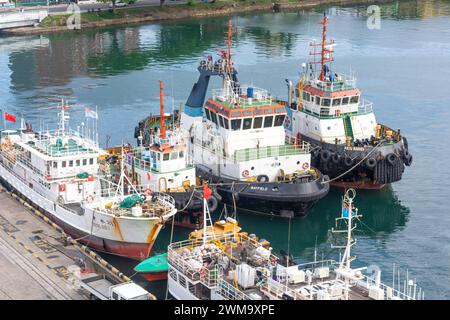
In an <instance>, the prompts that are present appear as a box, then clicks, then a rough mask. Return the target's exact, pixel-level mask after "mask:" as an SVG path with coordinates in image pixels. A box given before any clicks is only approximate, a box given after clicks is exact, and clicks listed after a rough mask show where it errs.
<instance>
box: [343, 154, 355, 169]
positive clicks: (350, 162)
mask: <svg viewBox="0 0 450 320" xmlns="http://www.w3.org/2000/svg"><path fill="white" fill-rule="evenodd" d="M344 164H345V165H346V166H347V167H351V166H352V165H353V159H352V157H350V156H345V158H344Z"/></svg>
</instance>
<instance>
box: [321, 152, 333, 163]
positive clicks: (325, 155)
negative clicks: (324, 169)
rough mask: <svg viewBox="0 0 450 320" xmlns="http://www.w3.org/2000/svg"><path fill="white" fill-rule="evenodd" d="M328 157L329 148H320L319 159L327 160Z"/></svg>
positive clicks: (329, 154)
mask: <svg viewBox="0 0 450 320" xmlns="http://www.w3.org/2000/svg"><path fill="white" fill-rule="evenodd" d="M330 158H331V152H330V150H326V149H322V151H320V160H322V161H323V162H328V161H329V160H330Z"/></svg>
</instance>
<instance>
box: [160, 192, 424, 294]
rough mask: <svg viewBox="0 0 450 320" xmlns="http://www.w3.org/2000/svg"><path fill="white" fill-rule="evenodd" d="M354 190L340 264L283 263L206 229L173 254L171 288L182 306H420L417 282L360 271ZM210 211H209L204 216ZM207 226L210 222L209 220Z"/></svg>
mask: <svg viewBox="0 0 450 320" xmlns="http://www.w3.org/2000/svg"><path fill="white" fill-rule="evenodd" d="M353 198H354V190H352V189H351V190H350V191H347V193H346V194H345V196H344V199H343V206H342V215H341V217H339V218H337V220H336V222H337V225H339V224H343V225H344V226H345V229H342V230H340V229H339V228H337V229H336V230H334V229H333V232H336V233H343V234H345V235H346V239H345V240H346V243H345V246H344V247H343V248H344V249H345V251H344V254H343V255H342V258H341V259H340V261H334V260H323V261H314V262H311V263H305V264H294V263H293V261H292V260H287V261H286V263H281V262H280V261H279V259H278V257H276V256H275V255H273V254H272V249H271V248H268V247H267V246H266V245H264V243H261V242H259V241H257V240H256V238H255V237H253V236H249V235H248V234H247V233H244V232H235V231H230V232H228V233H220V234H215V233H214V231H213V229H212V228H210V227H209V229H206V228H208V227H207V226H205V230H204V233H203V235H204V236H203V237H202V238H195V239H190V240H186V241H181V242H175V243H172V244H171V245H169V248H168V264H169V272H168V288H169V292H170V294H171V295H172V296H173V297H175V298H176V299H179V300H203V299H207V300H416V299H423V298H424V293H423V291H422V289H421V288H419V287H418V286H417V284H416V282H415V280H413V279H410V278H409V276H408V273H407V277H406V278H405V279H404V280H403V281H401V279H400V276H398V278H395V276H397V275H396V272H397V271H398V270H395V269H394V277H393V280H392V286H389V285H387V284H383V283H382V282H381V271H380V270H379V268H376V267H374V266H369V267H361V268H355V267H353V266H352V261H353V260H354V257H352V255H351V248H352V246H353V245H354V243H355V239H354V238H353V234H352V232H353V230H354V228H355V223H354V220H355V219H357V218H358V217H359V216H358V211H357V209H355V208H354V207H353ZM206 213H207V210H205V214H206ZM205 221H208V220H207V218H206V217H205Z"/></svg>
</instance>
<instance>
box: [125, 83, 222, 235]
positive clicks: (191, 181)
mask: <svg viewBox="0 0 450 320" xmlns="http://www.w3.org/2000/svg"><path fill="white" fill-rule="evenodd" d="M166 117H167V118H170V116H167V115H166V114H165V113H164V95H163V84H162V82H161V81H160V114H159V116H158V117H157V120H156V121H153V122H150V123H148V126H144V127H142V128H139V130H138V132H139V135H138V136H137V139H138V146H137V147H128V148H126V149H125V156H124V158H123V159H122V157H119V161H123V162H124V166H125V170H126V174H127V175H128V176H129V178H130V180H131V181H132V183H133V185H134V186H135V187H136V188H137V189H138V190H141V191H142V192H143V193H146V194H151V193H152V192H165V193H167V194H169V195H170V196H171V197H173V198H174V199H175V206H176V208H177V209H178V211H179V213H178V214H177V215H176V217H175V223H176V225H178V226H182V227H190V228H196V227H197V228H198V227H199V226H200V225H201V224H202V221H201V217H202V215H201V210H202V194H201V188H200V187H201V185H200V181H197V178H196V169H195V167H194V165H193V163H192V160H191V159H190V157H189V153H188V152H187V148H186V143H187V133H186V132H185V131H184V130H183V129H182V128H180V127H179V126H178V125H177V124H176V123H175V121H173V120H172V121H171V122H169V123H167V121H166ZM167 125H169V126H168V127H167ZM144 140H145V142H144ZM220 200H221V197H220V196H219V195H218V194H217V192H215V191H214V192H213V194H212V195H211V197H210V198H209V199H208V202H209V206H210V207H211V210H215V209H216V208H217V206H218V203H219V201H220Z"/></svg>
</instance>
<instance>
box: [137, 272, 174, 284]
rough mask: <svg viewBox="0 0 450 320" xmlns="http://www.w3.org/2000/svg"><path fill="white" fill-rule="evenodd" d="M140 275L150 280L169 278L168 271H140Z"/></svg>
mask: <svg viewBox="0 0 450 320" xmlns="http://www.w3.org/2000/svg"><path fill="white" fill-rule="evenodd" d="M139 275H140V276H141V277H143V278H144V279H145V280H147V281H149V282H152V281H160V280H167V271H161V272H146V273H144V272H142V273H141V272H140V273H139Z"/></svg>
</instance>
